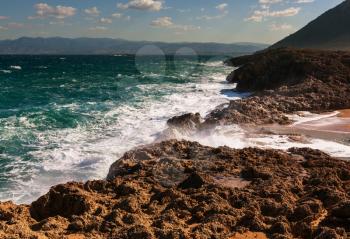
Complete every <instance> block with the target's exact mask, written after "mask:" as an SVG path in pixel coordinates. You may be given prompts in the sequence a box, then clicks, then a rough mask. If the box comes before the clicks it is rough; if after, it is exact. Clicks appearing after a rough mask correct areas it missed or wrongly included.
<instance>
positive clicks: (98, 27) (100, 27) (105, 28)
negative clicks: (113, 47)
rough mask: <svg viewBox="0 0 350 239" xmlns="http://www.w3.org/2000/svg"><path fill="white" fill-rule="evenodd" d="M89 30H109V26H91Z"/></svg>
mask: <svg viewBox="0 0 350 239" xmlns="http://www.w3.org/2000/svg"><path fill="white" fill-rule="evenodd" d="M89 30H90V31H106V30H108V28H107V27H102V26H96V27H90V28H89Z"/></svg>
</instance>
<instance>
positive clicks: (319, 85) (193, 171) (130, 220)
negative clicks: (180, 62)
mask: <svg viewBox="0 0 350 239" xmlns="http://www.w3.org/2000/svg"><path fill="white" fill-rule="evenodd" d="M227 63H228V64H231V65H233V66H237V67H238V66H239V67H240V68H239V69H238V70H236V71H234V72H233V73H232V74H230V76H229V77H228V81H229V82H231V83H236V84H237V88H236V89H237V90H238V91H244V92H246V91H250V92H254V93H253V94H252V95H251V96H249V97H247V98H244V99H241V100H238V101H231V102H230V104H229V105H228V106H225V107H223V106H221V107H218V108H217V109H216V110H215V111H213V112H212V113H210V114H209V115H208V116H207V117H205V118H204V120H203V119H202V118H201V116H200V115H199V114H186V115H183V116H178V117H175V118H172V119H170V120H169V121H168V124H169V126H170V127H171V128H181V129H183V130H202V129H203V128H207V127H211V126H215V125H222V124H224V125H228V124H254V125H264V124H271V123H278V124H282V125H285V124H289V123H291V120H290V119H289V118H288V117H287V116H286V115H287V114H291V113H295V112H298V111H310V112H317V113H321V112H327V111H333V110H339V109H348V108H350V98H349V97H348V96H349V95H350V53H346V52H322V51H310V50H294V49H277V50H270V51H267V52H262V53H257V54H255V55H252V56H245V57H239V58H235V59H232V60H230V61H228V62H227ZM349 237H350V162H348V161H343V160H339V159H336V158H332V157H330V156H329V155H327V154H325V153H323V152H321V151H317V150H311V149H308V148H291V149H289V150H288V151H281V150H262V149H257V148H246V149H231V148H228V147H220V148H212V147H206V146H202V145H200V144H198V143H195V142H188V141H176V140H169V141H165V142H161V143H157V144H153V145H148V146H145V147H144V148H140V149H135V150H132V151H130V152H127V153H125V155H124V156H123V157H122V158H121V159H119V160H117V161H116V162H115V163H114V164H113V165H112V166H111V167H110V171H109V174H108V176H107V178H106V179H105V180H98V181H89V182H86V183H78V182H70V183H67V184H63V185H58V186H55V187H52V188H51V190H50V191H49V192H48V193H47V194H46V195H44V196H42V197H40V198H39V199H38V200H36V201H35V202H33V203H32V204H31V205H15V204H13V203H12V202H3V203H0V238H50V239H51V238H53V239H55V238H68V239H80V238H118V239H119V238H121V239H123V238H128V239H129V238H130V239H148V238H149V239H153V238H161V239H168V238H169V239H170V238H174V239H176V238H177V239H187V238H188V239H192V238H197V239H202V238H203V239H212V238H218V239H221V238H223V239H226V238H228V239H240V238H276V239H277V238H318V239H326V238H327V239H328V238H349Z"/></svg>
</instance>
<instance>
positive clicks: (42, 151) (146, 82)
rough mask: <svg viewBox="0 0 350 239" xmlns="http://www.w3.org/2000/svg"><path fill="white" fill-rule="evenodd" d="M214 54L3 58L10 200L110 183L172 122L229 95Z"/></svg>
mask: <svg viewBox="0 0 350 239" xmlns="http://www.w3.org/2000/svg"><path fill="white" fill-rule="evenodd" d="M224 59H225V57H220V56H219V57H213V56H210V57H209V56H208V57H206V56H200V57H194V56H191V57H189V56H183V57H175V58H174V57H166V58H164V57H159V56H143V57H137V58H136V61H135V57H134V56H0V200H14V201H15V202H17V203H23V202H26V203H28V202H30V201H32V200H34V199H36V198H37V197H38V196H40V195H41V194H43V193H45V192H46V191H47V190H48V189H49V187H50V186H52V185H55V184H58V183H63V182H67V181H71V180H75V181H84V180H88V179H98V178H104V177H105V176H106V174H107V171H108V168H109V165H110V164H111V163H112V162H114V161H115V160H117V159H118V158H119V157H120V156H121V155H122V154H123V153H124V152H126V151H128V150H130V149H132V148H133V147H135V146H139V145H143V144H147V143H151V142H153V141H154V140H155V139H157V136H158V135H159V133H160V132H161V131H162V130H164V129H165V128H166V120H167V119H168V118H169V117H172V116H174V115H178V114H181V113H185V112H201V113H202V114H203V115H204V114H205V113H207V112H208V111H210V110H211V109H213V108H214V107H215V106H217V105H218V104H221V103H225V102H227V100H228V98H229V96H227V95H225V94H222V93H221V90H222V89H226V88H230V86H228V85H226V83H225V82H224V80H225V77H226V75H227V74H228V73H229V72H230V70H231V69H230V68H229V67H226V66H224V65H223V64H222V61H223V60H224Z"/></svg>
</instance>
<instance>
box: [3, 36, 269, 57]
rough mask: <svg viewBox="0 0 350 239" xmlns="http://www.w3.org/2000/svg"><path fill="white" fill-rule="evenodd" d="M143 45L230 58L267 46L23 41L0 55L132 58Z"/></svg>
mask: <svg viewBox="0 0 350 239" xmlns="http://www.w3.org/2000/svg"><path fill="white" fill-rule="evenodd" d="M145 45H156V46H158V47H159V48H161V49H162V50H163V51H164V52H165V53H166V54H171V53H175V52H176V51H177V50H178V49H180V48H182V47H188V48H191V49H193V50H194V51H195V52H196V53H197V54H230V53H250V52H255V51H259V50H262V49H264V48H266V47H267V46H268V45H265V44H258V43H237V44H221V43H164V42H147V41H127V40H122V39H109V38H76V39H71V38H61V37H54V38H29V37H22V38H19V39H16V40H2V41H0V54H30V55H31V54H33V55H37V54H55V55H56V54H57V55H59V54H62V55H65V54H83V55H85V54H135V53H136V52H137V51H138V50H139V49H140V48H141V47H143V46H145ZM150 53H152V52H150Z"/></svg>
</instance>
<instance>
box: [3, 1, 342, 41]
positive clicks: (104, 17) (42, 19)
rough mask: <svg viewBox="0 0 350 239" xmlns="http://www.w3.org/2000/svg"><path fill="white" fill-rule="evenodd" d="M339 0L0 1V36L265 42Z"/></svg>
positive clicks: (313, 17) (289, 30) (281, 34)
mask: <svg viewBox="0 0 350 239" xmlns="http://www.w3.org/2000/svg"><path fill="white" fill-rule="evenodd" d="M342 1H343V0H60V1H59V0H46V1H45V0H42V1H37V0H1V1H0V39H15V38H19V37H22V36H28V37H56V36H59V37H70V38H76V37H108V38H123V39H128V40H149V41H165V42H184V41H186V42H222V43H234V42H257V43H267V44H271V43H274V42H276V41H278V40H280V39H282V38H283V37H285V36H288V35H289V34H291V33H293V32H295V31H297V30H298V29H300V28H302V27H303V26H304V25H306V24H307V23H308V22H310V21H311V20H313V19H315V18H316V17H317V16H319V15H320V14H322V13H323V12H325V11H326V10H328V9H330V8H333V7H335V6H336V5H338V4H339V3H341V2H342Z"/></svg>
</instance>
